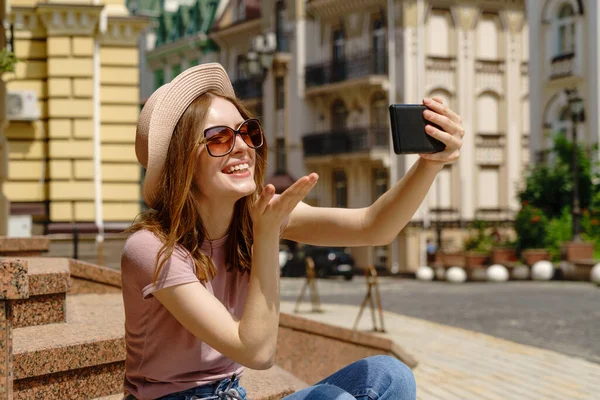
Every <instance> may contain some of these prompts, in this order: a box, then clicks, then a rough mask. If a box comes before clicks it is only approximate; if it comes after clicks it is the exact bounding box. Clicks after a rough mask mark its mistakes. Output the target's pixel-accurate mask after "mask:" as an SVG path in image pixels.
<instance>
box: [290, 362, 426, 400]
mask: <svg viewBox="0 0 600 400" xmlns="http://www.w3.org/2000/svg"><path fill="white" fill-rule="evenodd" d="M416 398H417V384H416V382H415V377H414V376H413V373H412V371H411V370H410V368H408V367H407V366H406V365H404V364H403V363H402V362H400V361H398V360H397V359H396V358H393V357H389V356H372V357H367V358H364V359H362V360H359V361H356V362H354V363H352V364H350V365H348V366H347V367H344V368H342V369H341V370H339V371H338V372H336V373H334V374H333V375H331V376H329V377H327V378H325V379H323V380H322V381H321V382H319V383H317V384H316V385H313V386H310V387H307V388H305V389H303V390H300V391H298V392H296V393H293V394H291V395H289V396H286V397H284V400H354V399H357V400H414V399H416Z"/></svg>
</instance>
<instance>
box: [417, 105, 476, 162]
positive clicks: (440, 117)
mask: <svg viewBox="0 0 600 400" xmlns="http://www.w3.org/2000/svg"><path fill="white" fill-rule="evenodd" d="M423 104H424V105H425V106H427V108H428V110H425V111H423V117H424V118H425V119H426V120H427V121H430V122H432V123H434V124H435V125H437V126H438V127H439V128H436V127H434V126H433V125H430V124H427V125H426V126H425V133H427V134H428V135H430V136H431V137H433V138H435V139H437V140H439V141H440V142H442V143H444V144H445V145H446V148H445V149H444V150H442V151H440V152H437V153H425V154H419V156H420V157H421V158H423V159H425V160H427V161H431V162H435V163H441V164H449V163H452V162H454V161H456V160H458V157H459V155H460V148H461V147H462V138H463V136H464V135H465V131H464V129H463V127H462V119H461V117H460V116H459V115H458V114H456V113H455V112H454V111H452V110H451V109H450V108H448V107H447V106H445V105H444V102H443V100H442V99H440V98H438V97H434V98H432V99H429V98H426V99H424V100H423ZM440 128H441V129H440Z"/></svg>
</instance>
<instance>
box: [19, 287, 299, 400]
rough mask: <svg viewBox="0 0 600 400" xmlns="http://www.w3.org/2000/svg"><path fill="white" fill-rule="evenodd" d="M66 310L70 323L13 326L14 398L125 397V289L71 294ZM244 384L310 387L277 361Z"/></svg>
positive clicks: (267, 397)
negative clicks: (123, 292)
mask: <svg viewBox="0 0 600 400" xmlns="http://www.w3.org/2000/svg"><path fill="white" fill-rule="evenodd" d="M67 310H68V313H67V323H64V324H50V325H45V326H30V327H25V328H19V329H15V330H14V331H13V358H14V362H13V366H14V373H13V376H14V399H33V398H43V399H45V400H52V399H60V400H62V399H94V398H95V399H104V400H116V399H121V398H122V397H123V396H122V392H123V378H124V372H125V363H124V361H125V343H124V339H123V338H124V334H125V332H124V321H125V319H124V312H123V300H122V297H121V294H120V293H119V294H80V295H77V296H68V297H67ZM241 383H242V385H243V386H244V387H245V388H246V390H247V392H248V394H249V396H248V397H249V398H251V399H253V400H277V399H281V398H282V397H284V396H287V395H288V394H290V393H293V392H295V391H296V390H299V389H301V388H304V387H306V386H307V384H306V383H305V382H303V381H301V380H299V379H298V378H296V377H295V376H294V375H292V374H290V373H289V372H287V371H285V370H283V369H281V368H280V367H278V366H274V367H273V368H271V369H269V370H267V371H254V370H250V369H246V371H245V372H244V375H242V378H241Z"/></svg>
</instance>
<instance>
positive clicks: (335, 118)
mask: <svg viewBox="0 0 600 400" xmlns="http://www.w3.org/2000/svg"><path fill="white" fill-rule="evenodd" d="M347 118H348V109H347V108H346V105H345V104H344V102H343V101H342V100H341V99H337V100H336V101H334V102H333V104H332V105H331V130H332V131H334V132H339V131H344V130H346V119H347Z"/></svg>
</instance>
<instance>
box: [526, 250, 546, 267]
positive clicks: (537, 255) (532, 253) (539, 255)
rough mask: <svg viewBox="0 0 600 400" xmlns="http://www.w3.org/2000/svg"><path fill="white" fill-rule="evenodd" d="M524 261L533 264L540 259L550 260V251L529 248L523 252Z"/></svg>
mask: <svg viewBox="0 0 600 400" xmlns="http://www.w3.org/2000/svg"><path fill="white" fill-rule="evenodd" d="M521 257H522V258H523V262H524V263H525V264H527V265H529V266H532V265H533V264H535V263H536V262H538V261H542V260H548V261H550V252H549V251H548V250H546V249H527V250H523V252H522V253H521Z"/></svg>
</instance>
